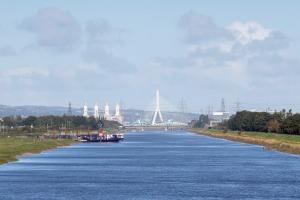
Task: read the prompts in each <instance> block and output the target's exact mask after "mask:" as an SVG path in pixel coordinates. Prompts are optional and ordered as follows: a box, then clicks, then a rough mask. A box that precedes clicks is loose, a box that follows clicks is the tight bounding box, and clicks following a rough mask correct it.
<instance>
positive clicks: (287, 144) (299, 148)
mask: <svg viewBox="0 0 300 200" xmlns="http://www.w3.org/2000/svg"><path fill="white" fill-rule="evenodd" d="M189 131H190V132H193V133H197V134H201V135H207V136H210V137H215V138H223V139H227V140H231V141H237V142H244V143H249V144H257V145H262V146H264V147H265V148H266V149H269V150H272V149H274V150H278V151H281V152H286V153H291V154H298V155H300V136H298V135H287V134H277V133H262V132H240V133H239V132H236V131H227V132H224V131H221V130H212V129H199V128H192V129H189Z"/></svg>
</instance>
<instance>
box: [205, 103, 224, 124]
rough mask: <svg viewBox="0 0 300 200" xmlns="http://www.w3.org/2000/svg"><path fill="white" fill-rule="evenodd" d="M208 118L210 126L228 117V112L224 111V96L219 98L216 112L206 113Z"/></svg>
mask: <svg viewBox="0 0 300 200" xmlns="http://www.w3.org/2000/svg"><path fill="white" fill-rule="evenodd" d="M208 118H209V121H210V124H209V126H210V127H214V126H216V125H218V124H220V123H222V122H224V121H225V120H228V119H229V112H226V109H225V100H224V98H222V100H221V108H220V111H217V112H213V111H212V112H211V113H209V114H208Z"/></svg>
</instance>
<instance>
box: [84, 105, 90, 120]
mask: <svg viewBox="0 0 300 200" xmlns="http://www.w3.org/2000/svg"><path fill="white" fill-rule="evenodd" d="M83 117H86V118H88V117H89V113H88V106H87V103H86V102H85V104H84V106H83Z"/></svg>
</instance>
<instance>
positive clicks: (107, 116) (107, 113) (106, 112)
mask: <svg viewBox="0 0 300 200" xmlns="http://www.w3.org/2000/svg"><path fill="white" fill-rule="evenodd" d="M104 119H106V120H111V117H110V114H109V105H108V103H106V104H105V107H104Z"/></svg>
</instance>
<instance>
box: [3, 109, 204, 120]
mask: <svg viewBox="0 0 300 200" xmlns="http://www.w3.org/2000/svg"><path fill="white" fill-rule="evenodd" d="M67 111H68V108H67V107H62V106H61V107H60V106H32V105H30V106H7V105H0V117H5V116H17V115H20V116H30V115H34V116H43V115H59V116H61V115H64V114H66V113H67ZM72 114H73V115H81V114H82V108H72ZM92 114H93V112H92V110H90V115H92ZM100 114H101V115H103V111H102V110H100ZM111 114H114V111H113V110H112V111H111ZM153 114H154V112H153V111H144V110H135V109H126V110H122V115H123V118H124V121H125V122H130V123H132V122H135V121H138V120H143V121H151V119H152V116H153ZM162 115H163V118H164V120H173V121H180V122H190V121H191V120H193V119H198V117H199V116H198V114H194V113H180V112H170V111H168V112H162Z"/></svg>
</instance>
